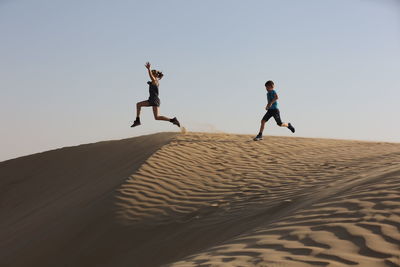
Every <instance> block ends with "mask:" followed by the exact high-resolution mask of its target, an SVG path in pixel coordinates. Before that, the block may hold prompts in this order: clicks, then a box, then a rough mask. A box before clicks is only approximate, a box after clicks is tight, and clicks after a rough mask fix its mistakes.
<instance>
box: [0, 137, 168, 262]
mask: <svg viewBox="0 0 400 267" xmlns="http://www.w3.org/2000/svg"><path fill="white" fill-rule="evenodd" d="M174 135H175V133H161V134H154V135H147V136H141V137H136V138H130V139H124V140H118V141H107V142H99V143H94V144H88V145H80V146H76V147H67V148H62V149H57V150H53V151H48V152H44V153H39V154H35V155H31V156H26V157H21V158H17V159H13V160H9V161H4V162H0V177H1V179H0V240H1V242H0V266H67V264H68V263H69V262H70V261H74V260H75V261H76V262H79V264H78V265H76V266H88V265H86V263H90V264H92V263H93V264H95V262H96V259H85V257H84V256H82V253H85V251H86V248H87V247H91V246H93V245H94V244H95V243H96V242H100V243H107V242H108V241H110V240H109V237H108V236H107V235H104V232H105V231H107V229H108V228H110V227H111V226H112V225H113V222H114V217H115V208H114V199H115V191H116V189H117V188H119V186H120V185H121V184H122V183H124V182H125V180H126V179H127V178H128V177H129V176H130V175H131V174H133V173H135V172H136V170H137V169H138V168H139V167H140V166H141V165H142V164H143V163H144V162H145V160H146V159H147V158H148V157H149V156H151V154H152V153H154V152H155V151H156V150H158V149H159V148H160V147H161V146H162V145H164V144H166V143H168V142H169V141H170V140H171V139H172V138H173V137H174ZM109 246H112V244H109ZM99 258H100V260H101V255H100V257H99ZM93 266H94V265H93Z"/></svg>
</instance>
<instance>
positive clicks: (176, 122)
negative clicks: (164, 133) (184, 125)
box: [171, 117, 181, 127]
mask: <svg viewBox="0 0 400 267" xmlns="http://www.w3.org/2000/svg"><path fill="white" fill-rule="evenodd" d="M171 122H172V124H175V125H176V126H178V127H181V124H180V123H179V121H178V119H177V118H176V117H175V118H173V119H172V120H171Z"/></svg>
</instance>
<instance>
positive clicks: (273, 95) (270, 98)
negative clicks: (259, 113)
mask: <svg viewBox="0 0 400 267" xmlns="http://www.w3.org/2000/svg"><path fill="white" fill-rule="evenodd" d="M275 96H276V92H275V90H272V91H269V92H268V93H267V98H268V103H269V102H271V101H272V100H273V99H274V98H275ZM269 109H278V101H275V102H274V103H273V104H272V106H271V107H270V108H269Z"/></svg>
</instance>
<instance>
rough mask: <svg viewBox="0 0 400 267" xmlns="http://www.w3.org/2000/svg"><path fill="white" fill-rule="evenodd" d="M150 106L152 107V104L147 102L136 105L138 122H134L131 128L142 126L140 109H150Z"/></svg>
mask: <svg viewBox="0 0 400 267" xmlns="http://www.w3.org/2000/svg"><path fill="white" fill-rule="evenodd" d="M149 106H150V103H149V101H147V100H145V101H142V102H137V103H136V120H135V121H134V122H133V124H132V125H131V127H135V126H139V125H140V109H141V108H142V107H149Z"/></svg>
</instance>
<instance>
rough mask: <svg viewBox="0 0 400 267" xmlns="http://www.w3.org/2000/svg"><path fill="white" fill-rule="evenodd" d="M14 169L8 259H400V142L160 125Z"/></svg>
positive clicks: (5, 219)
mask: <svg viewBox="0 0 400 267" xmlns="http://www.w3.org/2000/svg"><path fill="white" fill-rule="evenodd" d="M89 151H90V152H89ZM110 151H111V152H110ZM82 161H84V163H83V162H82ZM24 166H28V167H24ZM0 175H1V177H2V179H1V181H0V186H1V187H0V188H1V189H0V190H1V195H0V200H1V202H0V203H1V209H2V212H1V215H0V216H1V218H0V219H1V221H0V223H1V230H0V238H1V240H2V241H3V240H5V242H2V243H1V247H0V265H1V266H349V265H354V266H357V265H358V266H400V144H392V143H382V142H359V141H344V140H329V139H310V138H288V137H267V138H266V139H265V140H263V141H260V142H253V141H251V137H250V136H247V135H231V134H206V133H189V134H184V135H173V134H159V135H152V136H145V137H139V138H134V139H127V140H121V141H115V143H113V142H104V143H98V144H92V145H87V146H79V147H75V148H67V149H61V150H56V151H50V152H46V153H42V154H38V155H33V156H30V157H25V158H20V159H16V160H12V161H9V162H3V163H0ZM3 177H5V178H4V179H3Z"/></svg>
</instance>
